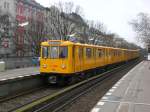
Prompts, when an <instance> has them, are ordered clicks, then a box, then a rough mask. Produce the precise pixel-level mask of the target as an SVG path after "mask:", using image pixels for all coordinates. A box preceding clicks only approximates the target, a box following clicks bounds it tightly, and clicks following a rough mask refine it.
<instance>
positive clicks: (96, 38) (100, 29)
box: [88, 21, 106, 45]
mask: <svg viewBox="0 0 150 112" xmlns="http://www.w3.org/2000/svg"><path fill="white" fill-rule="evenodd" d="M88 25H89V38H88V40H89V43H91V41H92V44H99V45H102V43H103V42H104V41H105V40H106V38H105V35H106V34H105V32H106V28H105V26H104V24H103V23H101V22H97V23H96V22H94V21H89V22H88Z"/></svg>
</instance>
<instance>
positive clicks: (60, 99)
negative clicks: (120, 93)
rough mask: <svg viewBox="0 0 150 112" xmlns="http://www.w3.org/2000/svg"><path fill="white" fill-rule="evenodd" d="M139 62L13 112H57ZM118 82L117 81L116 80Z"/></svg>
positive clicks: (113, 70) (87, 80)
mask: <svg viewBox="0 0 150 112" xmlns="http://www.w3.org/2000/svg"><path fill="white" fill-rule="evenodd" d="M139 62H140V61H137V60H134V61H132V62H129V63H128V64H125V65H122V66H120V67H117V68H114V69H111V70H109V71H107V72H104V73H102V74H99V75H96V76H94V77H92V78H89V79H86V80H84V81H82V82H79V83H77V84H75V85H72V86H69V87H66V88H64V89H61V90H58V91H55V93H53V94H48V95H45V96H44V97H41V98H38V100H37V99H36V100H34V101H32V102H30V103H27V104H25V105H23V106H21V107H20V108H18V107H17V108H16V109H13V110H11V111H14V112H31V111H32V112H46V111H51V112H58V111H60V110H61V109H62V108H64V107H65V106H67V105H68V104H70V103H72V102H74V101H76V99H78V98H79V97H80V96H82V95H84V94H86V93H88V92H89V91H90V90H92V89H93V88H95V87H96V86H98V85H100V84H102V83H104V82H105V80H106V79H108V78H110V77H114V76H115V74H117V73H118V72H121V71H128V70H130V69H131V68H132V67H133V66H135V65H136V64H137V63H139ZM118 80H119V79H118Z"/></svg>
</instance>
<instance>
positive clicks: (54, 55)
mask: <svg viewBox="0 0 150 112" xmlns="http://www.w3.org/2000/svg"><path fill="white" fill-rule="evenodd" d="M58 52H59V47H58V46H51V47H50V52H49V53H50V55H49V56H50V58H52V59H54V58H59V55H58Z"/></svg>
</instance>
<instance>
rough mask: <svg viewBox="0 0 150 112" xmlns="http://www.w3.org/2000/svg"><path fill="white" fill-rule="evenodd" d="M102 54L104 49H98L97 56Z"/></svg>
mask: <svg viewBox="0 0 150 112" xmlns="http://www.w3.org/2000/svg"><path fill="white" fill-rule="evenodd" d="M103 55H104V51H103V50H102V49H98V57H102V56H103Z"/></svg>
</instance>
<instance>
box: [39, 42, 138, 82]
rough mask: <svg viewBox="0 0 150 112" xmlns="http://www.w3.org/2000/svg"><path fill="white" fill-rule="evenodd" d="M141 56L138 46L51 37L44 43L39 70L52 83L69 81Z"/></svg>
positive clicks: (42, 44)
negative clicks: (122, 47)
mask: <svg viewBox="0 0 150 112" xmlns="http://www.w3.org/2000/svg"><path fill="white" fill-rule="evenodd" d="M138 57H139V50H129V49H121V48H113V47H106V46H97V45H88V44H81V43H74V42H70V41H61V40H49V41H46V42H42V43H41V58H40V73H41V75H43V76H45V77H46V78H47V81H48V82H49V83H52V84H54V83H60V84H61V83H68V82H70V81H73V80H74V79H76V78H77V77H78V78H79V77H86V76H87V74H88V72H92V73H93V74H94V72H95V71H96V72H97V71H99V70H101V69H102V68H105V67H107V66H110V65H114V64H119V63H123V62H126V61H129V60H132V59H135V58H138Z"/></svg>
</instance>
